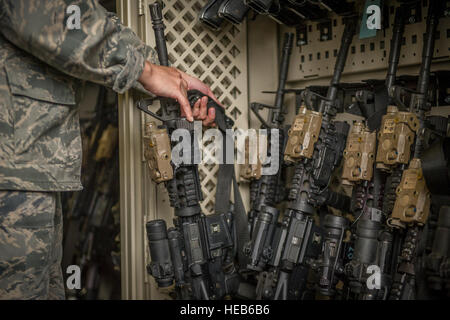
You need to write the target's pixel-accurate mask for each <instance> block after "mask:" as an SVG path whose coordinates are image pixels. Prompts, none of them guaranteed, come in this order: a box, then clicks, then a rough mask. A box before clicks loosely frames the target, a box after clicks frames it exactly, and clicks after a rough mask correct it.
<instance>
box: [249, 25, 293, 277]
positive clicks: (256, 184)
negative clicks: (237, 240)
mask: <svg viewBox="0 0 450 320" xmlns="http://www.w3.org/2000/svg"><path fill="white" fill-rule="evenodd" d="M293 38H294V35H293V34H292V33H286V34H285V35H284V45H283V54H282V57H281V66H280V73H279V82H278V89H277V92H276V97H275V105H274V106H273V107H272V106H266V105H263V104H261V103H252V104H251V110H252V111H253V112H254V113H255V115H256V116H257V117H258V119H259V120H260V121H261V122H262V128H263V129H268V130H270V131H269V132H268V141H272V137H271V135H272V134H275V135H276V137H275V139H276V140H277V142H278V148H279V149H278V154H271V161H275V162H277V163H278V169H277V172H276V173H275V174H263V172H262V171H263V170H264V168H263V167H262V165H261V163H260V161H259V159H256V160H257V164H256V165H253V164H245V165H244V166H243V167H242V168H241V177H243V178H244V179H250V180H251V185H250V188H251V191H250V194H251V198H250V202H251V210H250V212H249V214H248V220H249V224H250V226H249V227H250V234H251V237H252V239H251V241H250V242H249V243H248V244H247V246H246V248H245V250H246V253H247V254H248V256H249V263H248V266H247V267H248V268H249V269H250V270H255V271H262V270H263V269H264V268H265V266H266V264H267V262H268V261H269V260H270V259H271V255H272V248H271V245H272V237H273V234H274V231H275V226H276V224H277V221H278V210H277V209H276V207H275V206H276V205H277V204H278V203H280V202H281V201H282V200H283V198H284V192H283V190H284V179H283V175H284V165H283V154H282V152H283V151H282V150H283V148H284V145H285V141H286V131H287V130H286V129H285V128H284V126H283V122H284V113H285V111H284V88H285V84H286V79H287V74H288V69H289V58H290V55H291V52H292V44H293ZM263 108H269V118H268V121H265V120H264V119H263V118H262V116H261V115H260V114H259V110H261V109H263ZM269 148H270V149H272V148H271V147H270V146H269ZM270 149H269V150H270Z"/></svg>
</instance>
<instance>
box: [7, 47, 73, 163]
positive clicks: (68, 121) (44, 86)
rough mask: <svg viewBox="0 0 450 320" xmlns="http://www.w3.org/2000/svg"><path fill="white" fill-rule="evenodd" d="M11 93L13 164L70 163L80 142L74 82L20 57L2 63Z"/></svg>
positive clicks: (26, 57) (36, 62)
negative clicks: (72, 152) (73, 149)
mask: <svg viewBox="0 0 450 320" xmlns="http://www.w3.org/2000/svg"><path fill="white" fill-rule="evenodd" d="M5 69H6V76H7V80H8V85H9V88H10V91H11V94H12V104H13V110H12V114H13V122H14V151H15V158H14V161H15V163H18V164H19V163H38V164H41V165H45V164H64V165H67V164H68V163H72V162H74V161H75V160H77V159H73V158H74V155H73V154H71V152H70V148H71V147H73V146H74V145H75V146H77V145H78V144H80V143H81V142H80V141H78V140H80V137H79V135H80V129H79V123H78V121H79V120H78V110H77V108H75V105H76V99H75V86H76V84H77V83H78V82H77V81H76V80H74V79H72V78H71V77H69V76H66V75H64V74H62V73H59V72H58V71H57V70H55V69H53V68H51V67H49V66H47V65H45V64H44V63H42V62H40V61H36V60H35V59H34V58H33V57H28V56H19V57H14V58H11V59H8V60H7V61H6V64H5Z"/></svg>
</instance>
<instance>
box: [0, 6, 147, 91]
mask: <svg viewBox="0 0 450 320" xmlns="http://www.w3.org/2000/svg"><path fill="white" fill-rule="evenodd" d="M73 5H75V6H76V7H75V11H72V10H70V9H71V8H74V7H73ZM69 6H72V7H71V8H69ZM77 7H78V8H79V13H80V20H79V21H80V23H79V28H77V24H76V15H77V13H76V11H77ZM74 19H75V20H74ZM69 26H75V28H70V27H69ZM0 32H1V33H2V35H3V36H4V37H5V38H6V39H8V40H9V41H10V42H12V43H13V44H14V45H16V46H17V47H19V48H21V49H22V50H25V51H27V52H28V53H30V54H32V55H34V56H35V57H37V58H38V59H40V60H42V61H43V62H45V63H47V64H49V65H51V66H52V67H54V68H56V69H58V70H60V71H61V72H64V73H66V74H68V75H70V76H73V77H75V78H78V79H82V80H87V81H92V82H96V83H99V84H102V85H105V86H107V87H110V88H112V89H113V90H114V91H116V92H118V93H123V92H125V91H126V90H128V89H130V88H131V87H135V88H140V87H141V86H140V84H139V83H138V82H137V79H138V78H139V77H140V75H141V73H142V71H143V69H144V63H145V60H147V59H148V60H150V61H151V62H156V53H155V51H154V50H153V49H152V48H151V47H149V46H147V45H145V43H144V42H142V41H141V40H140V39H139V37H138V36H137V35H136V34H135V33H134V32H133V31H132V30H131V29H130V28H128V27H125V26H123V25H122V24H121V23H120V22H119V20H118V18H117V17H116V16H114V15H113V14H111V13H108V12H107V11H106V10H105V9H104V8H103V7H102V6H101V5H99V4H98V2H97V1H96V0H78V1H77V0H33V1H29V0H0Z"/></svg>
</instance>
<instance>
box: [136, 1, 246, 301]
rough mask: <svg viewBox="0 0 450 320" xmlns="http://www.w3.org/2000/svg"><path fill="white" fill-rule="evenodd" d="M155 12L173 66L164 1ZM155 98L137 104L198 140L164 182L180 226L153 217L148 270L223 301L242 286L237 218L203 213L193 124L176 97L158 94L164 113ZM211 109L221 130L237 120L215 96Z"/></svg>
mask: <svg viewBox="0 0 450 320" xmlns="http://www.w3.org/2000/svg"><path fill="white" fill-rule="evenodd" d="M150 13H151V19H152V24H153V29H154V31H155V38H156V49H157V53H158V58H159V61H160V64H161V65H164V66H168V64H169V61H168V53H167V48H166V43H165V38H164V23H163V18H162V12H161V5H160V4H159V3H158V2H155V3H153V4H151V5H150ZM203 96H204V95H203V94H202V93H200V92H198V91H195V90H193V91H189V92H188V99H189V102H190V104H191V105H193V104H194V103H195V102H196V101H198V99H200V98H202V97H203ZM153 100H154V99H147V100H141V101H139V103H138V108H139V109H141V110H142V111H144V112H146V113H148V114H150V115H152V116H154V117H156V118H157V119H159V120H162V121H163V126H162V127H160V129H164V130H167V132H168V134H169V135H171V134H172V132H173V131H174V130H177V129H185V130H187V131H188V132H189V135H190V137H191V141H193V142H192V144H191V155H192V157H191V159H190V160H191V161H190V162H189V163H184V162H183V163H182V164H180V165H178V166H175V165H174V164H173V163H172V169H173V177H172V178H171V179H170V180H167V181H165V186H166V188H167V191H168V193H169V199H170V205H171V207H173V208H174V209H175V216H176V218H175V219H174V226H175V228H174V229H169V231H167V229H166V225H165V222H164V221H162V220H155V221H150V222H148V223H147V225H146V228H147V235H148V240H149V247H150V255H151V264H150V265H149V266H148V271H149V273H150V274H151V275H152V276H153V277H154V278H155V280H156V282H157V283H158V285H159V286H160V287H167V286H170V285H171V284H172V283H173V282H174V280H175V282H176V288H177V291H178V292H179V293H180V294H179V296H178V298H193V299H205V300H208V299H221V298H223V297H225V296H226V295H229V294H233V292H235V291H236V290H237V287H238V285H239V283H238V281H239V279H237V277H236V276H237V274H236V272H235V268H234V265H233V263H234V261H233V259H234V256H233V252H235V251H236V250H235V249H234V248H233V246H234V241H235V239H233V235H234V234H235V233H234V231H233V227H232V226H231V223H233V222H234V221H232V220H234V219H233V218H234V217H233V215H230V214H227V213H225V212H222V213H216V214H213V215H208V216H205V215H204V214H203V213H202V210H201V207H200V201H202V199H203V195H202V191H201V185H200V179H199V171H198V166H197V165H196V164H194V161H193V157H194V156H193V155H194V151H195V148H196V145H195V141H194V139H193V134H194V124H193V123H191V122H188V121H187V120H186V119H185V118H182V117H181V115H180V106H179V104H178V103H177V102H176V101H175V100H173V99H167V98H159V100H160V102H161V109H160V112H159V115H157V114H154V113H153V112H150V111H149V110H148V109H147V106H148V105H149V104H151V103H152V101H153ZM209 108H215V111H216V123H217V124H218V127H219V128H221V129H222V130H225V129H226V128H228V127H231V125H232V120H231V119H229V118H228V117H226V116H225V111H224V109H223V108H222V107H220V106H219V105H218V104H217V103H215V102H214V101H213V100H212V99H211V98H209V99H208V109H209ZM235 195H236V190H235ZM227 205H228V206H229V203H228V204H227ZM230 209H231V207H230ZM237 232H239V230H237ZM238 236H239V235H238ZM238 240H239V239H238Z"/></svg>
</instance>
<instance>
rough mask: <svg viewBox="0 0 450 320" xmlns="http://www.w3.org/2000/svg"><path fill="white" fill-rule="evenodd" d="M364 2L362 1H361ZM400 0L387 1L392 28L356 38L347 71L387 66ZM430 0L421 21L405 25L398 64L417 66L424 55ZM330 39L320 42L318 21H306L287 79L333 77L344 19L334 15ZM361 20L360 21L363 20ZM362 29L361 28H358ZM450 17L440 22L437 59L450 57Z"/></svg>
mask: <svg viewBox="0 0 450 320" xmlns="http://www.w3.org/2000/svg"><path fill="white" fill-rule="evenodd" d="M359 2H361V0H360V1H359ZM397 6H398V2H397V1H394V0H392V1H389V2H388V10H389V25H390V26H389V28H387V29H383V30H379V31H378V32H377V35H376V37H374V38H368V39H362V40H360V39H359V34H358V35H355V37H354V38H353V43H352V46H351V48H350V52H349V55H348V60H347V64H346V66H345V70H344V74H352V73H353V74H354V73H363V72H364V73H368V72H372V71H376V70H381V69H386V68H387V66H388V59H389V52H390V41H391V37H392V29H393V27H392V26H393V23H394V15H395V8H396V7H397ZM427 8H428V1H422V8H421V16H422V18H421V22H419V23H413V24H408V25H406V27H405V32H404V39H403V46H402V51H401V56H400V64H399V66H400V67H402V66H411V65H417V64H419V63H420V62H421V58H422V44H423V41H422V39H423V35H424V33H425V30H426V16H427V11H428V9H427ZM330 18H331V21H332V23H331V25H332V27H331V33H332V34H331V39H330V40H325V41H321V40H320V29H319V22H307V24H306V28H307V44H306V45H301V46H299V45H297V46H295V47H294V50H293V52H292V60H291V65H292V68H291V69H290V70H289V78H288V81H291V82H292V81H305V80H312V79H318V78H322V77H327V76H330V75H331V74H332V72H333V69H334V64H335V61H336V55H337V52H338V50H339V46H340V41H341V37H342V33H343V31H344V24H343V22H342V18H341V17H339V16H337V15H335V14H332V15H330ZM360 22H361V21H359V22H358V23H360ZM287 30H289V31H291V32H295V29H292V28H286V27H282V28H281V31H282V32H285V31H287ZM358 30H359V28H358ZM449 40H450V18H442V19H441V20H440V21H439V25H438V38H437V39H436V45H435V53H434V57H435V61H436V60H439V61H448V60H450V45H449Z"/></svg>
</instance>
